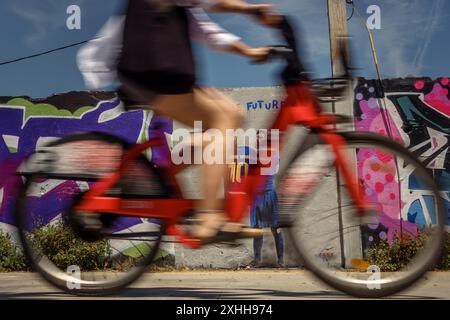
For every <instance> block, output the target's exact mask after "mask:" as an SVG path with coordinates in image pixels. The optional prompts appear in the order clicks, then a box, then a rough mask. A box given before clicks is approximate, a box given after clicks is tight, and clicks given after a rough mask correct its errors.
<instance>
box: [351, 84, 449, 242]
mask: <svg viewBox="0 0 450 320" xmlns="http://www.w3.org/2000/svg"><path fill="white" fill-rule="evenodd" d="M378 88H379V86H377V83H376V82H375V81H371V80H365V79H358V81H357V83H356V87H355V96H354V98H355V100H354V112H355V123H356V129H357V130H359V131H371V132H376V133H380V134H383V135H388V136H390V137H391V138H393V139H394V140H396V141H397V142H399V143H401V144H403V145H405V146H407V147H408V149H410V150H411V151H412V152H413V153H414V154H415V155H416V156H417V157H418V158H419V159H421V161H423V162H424V163H425V164H426V166H427V167H428V168H429V169H430V170H432V172H433V175H434V177H435V178H436V181H437V182H438V185H439V187H440V190H441V191H442V195H443V197H444V199H445V200H446V209H447V214H448V217H449V218H448V223H447V224H448V225H450V197H449V195H450V150H449V149H450V148H449V147H450V140H449V134H450V99H449V97H450V96H449V89H450V80H449V78H441V79H437V80H432V79H428V78H426V79H412V78H409V79H394V80H384V81H383V88H384V91H385V98H382V94H381V93H380V92H379V89H378ZM381 107H383V108H381ZM384 107H385V109H384ZM383 110H384V112H383ZM370 159H372V160H373V159H376V160H377V161H376V162H373V161H369V160H370ZM380 166H385V167H389V168H391V169H392V170H391V171H392V172H389V170H388V172H386V170H383V172H382V170H380ZM358 174H359V177H360V179H363V180H364V185H366V190H365V193H366V196H367V197H368V198H370V199H371V200H373V201H374V202H377V203H382V204H383V205H382V206H383V208H382V212H383V215H382V217H381V220H380V224H379V225H378V226H376V228H375V226H374V229H373V230H371V234H370V235H369V236H368V239H367V240H368V241H369V242H373V241H376V240H377V239H387V240H388V241H391V240H392V237H393V235H394V234H395V233H396V232H399V230H400V228H402V230H403V231H405V230H406V231H409V232H411V233H415V232H417V231H416V230H415V228H416V227H415V226H416V225H425V224H426V222H429V221H430V220H431V221H432V220H433V213H432V212H429V207H431V206H430V205H429V203H430V202H432V201H433V200H432V199H430V197H428V196H427V195H426V192H425V191H424V190H421V186H420V183H418V182H417V181H416V180H417V179H414V173H411V174H410V175H409V176H408V178H407V179H406V181H404V182H402V183H406V184H407V185H406V187H407V189H409V193H408V197H407V198H405V197H403V198H402V199H401V201H402V203H401V205H400V207H401V208H402V209H401V212H399V210H400V209H399V206H398V205H396V204H398V202H399V201H400V200H399V194H398V193H399V191H398V190H399V188H398V184H397V182H395V181H394V175H395V163H394V159H393V158H390V157H386V156H383V155H382V154H371V153H370V151H368V150H360V152H359V153H358ZM403 187H405V186H403ZM427 203H428V204H427ZM400 220H401V223H399V221H400Z"/></svg>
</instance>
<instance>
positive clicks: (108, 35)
mask: <svg viewBox="0 0 450 320" xmlns="http://www.w3.org/2000/svg"><path fill="white" fill-rule="evenodd" d="M218 1H219V0H176V3H177V5H180V6H192V5H194V6H195V7H192V8H189V10H188V13H189V21H190V34H191V37H192V38H193V39H194V40H196V41H200V42H204V43H206V44H207V45H209V46H210V47H212V48H214V49H217V50H223V49H225V48H227V47H228V46H230V44H232V43H233V42H235V41H238V40H240V38H239V37H237V36H235V35H233V34H231V33H229V32H227V31H226V30H224V29H222V28H221V27H220V26H219V25H217V24H216V23H214V22H213V21H212V20H211V19H210V18H209V17H208V15H207V14H206V12H205V11H204V10H203V8H209V7H211V6H212V5H214V4H215V3H217V2H218ZM124 25H125V16H114V17H111V18H109V19H108V21H107V22H106V24H105V25H104V26H103V27H102V28H101V29H100V31H99V33H98V34H97V36H96V37H95V39H93V40H91V41H89V42H88V43H87V44H86V45H84V46H83V47H81V49H80V50H79V51H78V53H77V64H78V68H79V70H80V72H81V74H82V75H83V78H84V81H85V83H86V86H87V87H88V88H89V89H93V90H98V89H102V88H106V87H108V86H109V85H111V84H113V83H114V82H116V81H117V73H116V66H117V62H118V59H119V56H120V52H121V50H122V34H123V30H124Z"/></svg>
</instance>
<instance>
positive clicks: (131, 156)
mask: <svg viewBox="0 0 450 320" xmlns="http://www.w3.org/2000/svg"><path fill="white" fill-rule="evenodd" d="M335 123H336V120H335V118H334V116H333V115H329V114H323V113H321V111H320V107H319V104H318V102H317V101H316V99H315V97H314V95H313V94H312V92H311V91H310V89H309V87H308V86H307V85H306V84H304V83H298V84H296V85H292V86H288V87H287V97H286V99H285V102H284V104H283V107H282V108H281V110H280V112H279V114H278V116H277V118H276V119H275V121H274V123H273V125H272V128H271V129H274V130H280V132H284V131H286V129H287V128H288V127H289V126H290V125H301V126H305V127H308V128H310V129H311V130H313V131H314V132H316V133H318V134H319V136H320V137H321V138H322V139H323V140H324V141H325V143H327V144H328V145H330V146H331V147H332V151H333V153H334V155H335V161H336V167H337V168H338V169H339V170H340V172H341V173H342V175H343V178H344V182H345V184H346V186H347V188H348V189H349V192H350V195H351V197H352V199H353V201H354V203H355V204H356V206H357V208H358V209H359V210H358V211H361V212H362V210H363V209H364V199H363V194H362V192H360V191H359V188H358V184H357V183H356V181H357V180H356V177H354V176H353V174H352V172H351V170H350V169H349V168H348V167H347V166H346V164H345V159H344V157H343V155H342V154H341V149H343V147H345V140H344V139H343V138H342V137H341V136H340V135H339V133H337V132H335V131H334V130H333V126H334V124H335ZM282 142H283V141H281V143H282ZM155 146H165V147H166V148H169V146H168V145H167V143H166V142H165V141H164V140H163V139H153V140H149V141H147V142H145V143H142V144H136V145H134V146H133V147H132V148H131V149H130V150H128V151H127V152H126V153H125V154H124V156H123V159H122V162H121V165H120V167H119V169H118V170H117V171H116V172H114V173H112V174H110V175H108V176H105V177H104V178H102V179H101V180H99V181H98V182H97V183H96V184H95V185H94V186H93V187H92V188H91V189H90V190H89V191H88V192H86V194H85V195H84V197H83V199H82V200H81V201H80V202H79V204H78V205H77V206H76V208H75V210H76V211H83V212H92V213H96V212H98V213H101V212H108V213H113V214H118V215H126V216H136V217H142V218H155V219H161V220H162V221H164V223H165V225H166V228H167V229H166V232H167V235H169V236H174V237H175V238H176V241H177V242H181V243H183V244H184V245H186V246H188V247H190V248H193V249H195V248H199V247H200V246H201V243H200V241H199V240H197V239H192V238H191V237H189V236H188V235H187V234H185V233H184V232H183V231H182V230H181V229H180V228H179V227H178V225H179V224H180V223H181V222H182V220H183V217H184V216H185V215H186V214H187V213H188V212H190V211H192V210H193V209H194V208H195V201H193V200H190V199H183V198H182V196H181V190H180V188H179V186H178V184H177V182H176V177H175V175H176V174H177V173H178V172H179V171H180V168H179V167H178V166H176V165H173V164H172V163H171V164H170V165H169V166H168V167H166V168H163V169H162V170H163V171H164V173H165V177H166V178H167V179H168V182H169V183H170V185H171V186H172V187H173V188H174V193H175V194H174V196H175V198H169V199H139V198H136V199H121V198H116V197H110V196H108V197H106V196H104V195H105V194H106V192H107V191H108V190H109V189H110V188H111V187H113V186H114V185H115V184H116V183H117V182H118V181H119V180H120V178H121V177H122V175H123V173H124V172H125V169H126V168H127V166H128V165H129V164H130V163H132V162H133V161H134V160H136V159H137V158H138V157H139V156H140V155H141V154H142V152H143V151H145V150H146V149H148V148H152V147H155ZM268 149H269V150H271V148H270V140H269V144H268ZM262 168H264V165H262V164H261V162H260V161H258V163H257V164H255V165H251V166H250V168H249V171H248V175H247V176H245V177H244V178H243V180H242V181H241V182H240V183H230V184H229V186H228V188H227V190H226V191H225V200H226V201H225V202H226V205H225V211H226V213H227V215H228V218H229V219H230V221H233V222H240V221H242V219H243V218H244V216H245V215H246V214H247V213H248V207H249V206H250V205H251V204H252V201H253V199H255V197H256V196H257V193H258V190H261V188H262V187H263V186H264V184H265V183H266V179H267V176H264V175H261V169H262Z"/></svg>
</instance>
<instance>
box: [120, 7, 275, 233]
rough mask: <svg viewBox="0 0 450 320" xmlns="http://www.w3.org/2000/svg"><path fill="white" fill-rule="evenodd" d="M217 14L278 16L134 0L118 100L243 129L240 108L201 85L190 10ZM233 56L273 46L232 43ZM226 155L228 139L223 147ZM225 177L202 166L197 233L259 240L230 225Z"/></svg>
mask: <svg viewBox="0 0 450 320" xmlns="http://www.w3.org/2000/svg"><path fill="white" fill-rule="evenodd" d="M192 7H197V8H204V9H208V10H210V11H213V12H230V13H242V14H253V13H254V12H255V10H259V11H260V12H261V14H260V15H258V18H257V19H258V21H259V22H261V23H263V24H267V25H270V24H272V23H275V22H276V21H277V20H276V19H277V18H278V16H277V15H275V14H273V13H272V10H271V9H272V6H271V5H266V4H264V5H263V4H248V3H246V2H245V1H241V0H185V1H181V0H179V1H175V0H130V1H129V2H128V8H127V13H126V20H125V27H124V33H123V34H124V36H123V48H122V53H121V56H120V59H119V63H118V67H117V71H118V77H119V80H120V82H121V87H120V89H119V97H120V98H121V99H122V101H124V102H125V103H126V104H127V105H151V109H152V110H153V111H155V112H156V113H157V114H159V115H162V116H165V117H169V118H171V119H173V120H176V121H179V122H180V123H183V124H185V125H188V126H191V127H192V126H193V124H194V121H202V125H203V129H204V130H207V129H210V128H215V129H218V130H220V131H221V132H222V134H223V137H225V130H226V129H235V128H238V127H240V123H241V121H242V112H241V110H240V109H239V108H238V107H237V104H236V103H235V102H233V101H232V100H230V99H229V98H228V97H226V96H225V95H223V94H222V93H220V92H219V91H217V90H215V89H210V88H200V87H198V86H197V85H196V67H195V62H194V57H193V52H192V46H191V39H192V38H194V36H193V34H192V32H193V31H192V28H190V27H189V19H190V18H189V15H190V14H191V13H190V12H189V10H190V8H192ZM227 51H229V52H234V53H238V54H241V55H244V56H247V57H249V58H251V59H253V60H257V61H264V60H265V59H266V58H267V55H268V53H269V49H268V48H250V47H248V46H247V45H245V44H244V43H242V42H240V41H238V40H237V41H233V42H232V43H230V44H229V46H228V50H227ZM223 144H224V145H223V154H224V155H225V154H226V150H225V149H226V145H227V143H226V141H224V143H223ZM225 174H226V165H225V161H224V163H223V164H212V165H206V164H203V165H202V176H203V179H202V192H203V199H202V200H201V201H199V202H198V206H197V212H196V218H197V219H198V223H197V224H196V225H195V226H194V227H193V229H192V235H193V236H194V237H197V238H199V239H201V240H204V241H207V240H209V239H212V238H214V236H216V235H217V234H218V232H219V231H220V232H224V233H241V234H242V235H244V236H249V237H254V236H258V235H260V234H261V230H258V229H250V228H243V226H242V225H241V224H236V223H230V222H227V221H226V215H225V213H224V211H223V209H222V208H223V206H222V203H221V201H220V200H219V199H218V197H217V194H218V191H219V188H220V184H221V183H222V179H223V178H224V177H225Z"/></svg>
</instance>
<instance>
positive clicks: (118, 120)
mask: <svg viewBox="0 0 450 320" xmlns="http://www.w3.org/2000/svg"><path fill="white" fill-rule="evenodd" d="M83 131H97V132H103V133H109V134H112V135H115V136H118V137H120V138H122V139H124V140H126V141H127V142H129V143H135V142H140V141H144V140H147V139H150V138H154V137H156V136H157V135H164V134H165V133H169V134H170V133H171V132H172V121H169V120H167V119H163V118H159V117H152V116H151V114H150V113H149V112H144V111H133V112H125V111H124V109H123V108H122V105H121V103H120V101H118V100H117V99H116V98H115V96H114V95H113V94H105V93H86V92H78V93H67V94H63V95H57V96H52V97H50V98H47V99H45V100H41V101H33V100H31V99H29V98H0V227H1V228H2V229H6V230H8V229H11V226H13V225H14V217H13V211H14V208H13V203H14V200H15V197H16V194H15V193H16V192H17V184H18V183H20V182H21V181H20V177H18V176H15V175H14V172H15V171H16V170H17V168H18V166H19V165H20V163H21V162H22V160H23V159H24V158H25V157H26V156H27V155H29V154H31V153H33V152H34V151H36V150H38V149H39V148H40V146H42V145H44V144H46V143H47V142H49V141H51V140H52V139H55V138H58V137H62V136H65V135H67V134H70V133H73V132H83ZM164 150H165V149H164V148H161V149H158V148H154V149H152V150H151V153H150V152H149V157H150V156H151V159H152V161H154V162H155V163H161V162H162V161H166V160H167V159H170V157H169V155H167V154H163V152H164ZM65 183H73V182H65ZM64 187H67V186H65V185H64V182H63V183H61V184H60V185H58V186H54V187H52V188H48V194H43V195H42V196H44V197H48V199H46V203H47V204H48V208H47V209H46V210H47V211H48V214H49V216H48V217H47V219H48V221H50V220H51V219H53V218H55V216H56V215H57V214H59V209H58V208H60V207H61V205H60V202H61V195H60V194H58V190H63V189H64ZM73 187H74V188H79V186H73ZM47 200H48V201H47ZM43 209H45V208H43ZM140 222H141V221H140V220H139V219H135V218H130V219H129V221H128V222H127V223H126V225H125V224H124V225H123V228H130V227H132V226H136V225H138V224H139V223H140Z"/></svg>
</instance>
